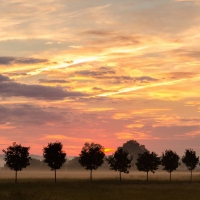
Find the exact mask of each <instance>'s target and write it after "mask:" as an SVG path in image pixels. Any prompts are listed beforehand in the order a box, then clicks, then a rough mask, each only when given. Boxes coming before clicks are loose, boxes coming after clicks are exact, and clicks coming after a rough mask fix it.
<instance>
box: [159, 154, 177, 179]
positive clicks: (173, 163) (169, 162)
mask: <svg viewBox="0 0 200 200" xmlns="http://www.w3.org/2000/svg"><path fill="white" fill-rule="evenodd" d="M179 159H180V157H179V156H178V155H177V153H176V152H173V151H172V150H165V152H164V153H162V156H161V165H162V166H164V168H163V170H166V171H167V172H169V173H170V181H171V172H173V171H174V170H176V169H177V168H178V166H179V165H180V162H179Z"/></svg>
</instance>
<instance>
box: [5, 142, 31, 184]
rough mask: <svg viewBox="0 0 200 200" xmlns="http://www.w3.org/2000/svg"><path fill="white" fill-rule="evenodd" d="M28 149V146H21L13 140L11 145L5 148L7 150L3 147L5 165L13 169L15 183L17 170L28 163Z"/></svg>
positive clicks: (29, 158)
mask: <svg viewBox="0 0 200 200" xmlns="http://www.w3.org/2000/svg"><path fill="white" fill-rule="evenodd" d="M29 149H30V147H23V146H21V144H16V143H15V142H14V143H13V146H9V147H8V148H7V151H6V150H4V149H3V152H4V153H5V157H4V160H5V161H6V166H7V167H8V168H10V169H11V170H14V171H15V183H17V172H18V171H21V170H22V169H23V168H26V167H27V166H28V165H30V160H31V157H30V156H29Z"/></svg>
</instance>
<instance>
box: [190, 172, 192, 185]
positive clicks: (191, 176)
mask: <svg viewBox="0 0 200 200" xmlns="http://www.w3.org/2000/svg"><path fill="white" fill-rule="evenodd" d="M190 171H191V174H190V182H192V170H190Z"/></svg>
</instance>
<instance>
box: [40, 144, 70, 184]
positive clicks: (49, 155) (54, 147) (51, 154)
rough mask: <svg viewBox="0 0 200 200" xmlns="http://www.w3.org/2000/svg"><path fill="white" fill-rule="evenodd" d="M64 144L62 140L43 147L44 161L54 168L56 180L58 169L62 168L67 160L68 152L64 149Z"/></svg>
mask: <svg viewBox="0 0 200 200" xmlns="http://www.w3.org/2000/svg"><path fill="white" fill-rule="evenodd" d="M62 148H63V145H62V144H61V143H60V142H54V143H48V145H47V147H44V149H43V157H44V160H43V162H44V163H47V165H48V166H49V167H50V168H51V170H54V172H55V182H56V170H57V169H60V168H61V167H62V165H63V164H64V163H65V161H66V153H65V152H64V151H63V150H62Z"/></svg>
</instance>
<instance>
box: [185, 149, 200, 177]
mask: <svg viewBox="0 0 200 200" xmlns="http://www.w3.org/2000/svg"><path fill="white" fill-rule="evenodd" d="M182 162H183V163H184V164H185V165H186V167H187V168H188V169H189V170H190V172H191V174H190V181H192V171H193V170H194V169H195V168H196V166H197V164H198V162H199V157H197V156H196V152H195V151H193V150H192V149H186V150H185V155H184V156H183V157H182Z"/></svg>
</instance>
